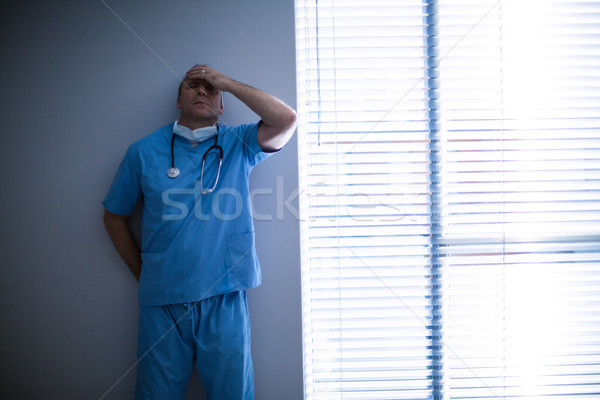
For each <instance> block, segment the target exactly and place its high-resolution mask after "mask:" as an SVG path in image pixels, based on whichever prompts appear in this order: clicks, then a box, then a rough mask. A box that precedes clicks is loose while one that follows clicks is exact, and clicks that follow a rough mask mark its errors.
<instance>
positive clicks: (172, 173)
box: [167, 126, 223, 194]
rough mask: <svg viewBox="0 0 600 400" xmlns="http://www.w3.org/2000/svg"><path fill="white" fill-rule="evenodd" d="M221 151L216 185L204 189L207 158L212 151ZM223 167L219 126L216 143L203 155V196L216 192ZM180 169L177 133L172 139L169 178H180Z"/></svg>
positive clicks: (201, 177)
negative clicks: (178, 164)
mask: <svg viewBox="0 0 600 400" xmlns="http://www.w3.org/2000/svg"><path fill="white" fill-rule="evenodd" d="M214 149H216V150H218V151H219V167H218V169H217V177H216V178H215V184H214V185H213V187H212V188H209V189H205V188H204V184H203V181H204V165H205V163H206V157H207V156H208V154H209V153H210V152H211V151H212V150H214ZM222 165H223V148H222V147H221V146H219V127H218V126H217V134H216V135H215V143H214V144H213V145H212V146H210V147H209V148H208V149H207V150H206V151H205V152H204V154H203V155H202V167H201V170H200V189H201V190H202V194H208V193H211V192H212V191H214V190H215V188H216V187H217V183H218V182H219V176H220V175H221V166H222ZM179 173H180V171H179V168H177V167H176V166H175V133H173V136H172V137H171V168H169V169H168V170H167V176H168V177H169V178H171V179H175V178H177V177H178V176H179Z"/></svg>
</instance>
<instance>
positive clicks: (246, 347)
mask: <svg viewBox="0 0 600 400" xmlns="http://www.w3.org/2000/svg"><path fill="white" fill-rule="evenodd" d="M138 360H139V363H138V367H137V368H138V369H137V383H136V391H135V398H136V399H137V400H142V399H144V400H149V399H153V400H165V399H169V400H179V399H181V400H183V398H184V397H185V392H186V390H187V386H188V383H189V380H190V377H191V374H192V370H193V366H194V362H195V363H196V369H197V370H198V374H199V375H200V380H201V381H202V385H203V386H204V389H205V390H206V395H207V398H208V400H228V399H231V400H233V399H235V400H251V399H254V370H253V367H252V357H251V354H250V318H249V315H248V303H247V301H246V292H245V291H239V292H233V293H228V294H223V295H218V296H214V297H210V298H208V299H205V300H202V301H198V302H195V303H186V304H170V305H166V306H159V307H140V319H139V334H138Z"/></svg>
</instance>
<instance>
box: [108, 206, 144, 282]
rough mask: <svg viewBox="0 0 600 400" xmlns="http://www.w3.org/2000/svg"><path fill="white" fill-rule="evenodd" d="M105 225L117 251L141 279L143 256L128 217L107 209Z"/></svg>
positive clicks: (136, 277)
mask: <svg viewBox="0 0 600 400" xmlns="http://www.w3.org/2000/svg"><path fill="white" fill-rule="evenodd" d="M104 226H105V227H106V231H107V232H108V235H109V236H110V238H111V240H112V242H113V244H114V245H115V248H116V249H117V252H118V253H119V255H120V256H121V258H122V259H123V261H125V264H127V266H128V267H129V270H130V271H131V273H132V274H133V276H135V279H137V280H138V281H139V280H140V274H141V273H142V258H141V255H140V250H139V248H138V245H137V243H136V242H135V239H134V237H133V233H132V232H131V229H130V228H129V224H128V223H127V218H126V217H124V216H121V215H116V214H112V213H110V212H108V211H106V210H105V211H104Z"/></svg>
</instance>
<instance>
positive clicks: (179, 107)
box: [177, 96, 181, 110]
mask: <svg viewBox="0 0 600 400" xmlns="http://www.w3.org/2000/svg"><path fill="white" fill-rule="evenodd" d="M177 109H178V110H181V96H177Z"/></svg>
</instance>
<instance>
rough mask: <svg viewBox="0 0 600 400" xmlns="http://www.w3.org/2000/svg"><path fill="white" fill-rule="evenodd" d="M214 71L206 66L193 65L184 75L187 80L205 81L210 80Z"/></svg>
mask: <svg viewBox="0 0 600 400" xmlns="http://www.w3.org/2000/svg"><path fill="white" fill-rule="evenodd" d="M215 72H216V71H215V70H214V69H213V68H211V67H210V66H208V65H206V64H198V65H194V66H193V67H192V68H191V69H190V70H189V71H188V72H187V73H186V74H185V77H186V78H189V79H207V80H210V78H211V77H212V76H214V74H215Z"/></svg>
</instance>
